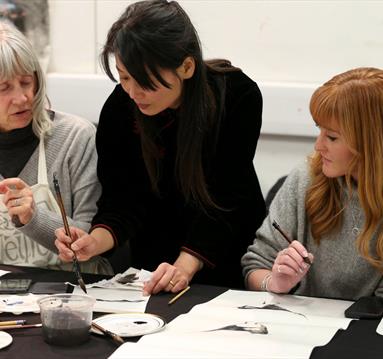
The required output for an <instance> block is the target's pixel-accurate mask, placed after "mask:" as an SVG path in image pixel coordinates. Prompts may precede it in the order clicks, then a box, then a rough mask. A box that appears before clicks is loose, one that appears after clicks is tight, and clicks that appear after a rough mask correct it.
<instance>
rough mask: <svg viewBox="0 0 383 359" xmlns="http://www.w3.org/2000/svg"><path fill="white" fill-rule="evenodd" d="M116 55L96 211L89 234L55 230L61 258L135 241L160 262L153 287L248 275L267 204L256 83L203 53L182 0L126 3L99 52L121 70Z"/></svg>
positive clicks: (154, 265) (146, 263) (136, 258)
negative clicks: (258, 165) (258, 158)
mask: <svg viewBox="0 0 383 359" xmlns="http://www.w3.org/2000/svg"><path fill="white" fill-rule="evenodd" d="M111 56H113V57H114V58H115V63H116V69H117V72H118V76H119V80H120V84H118V85H117V86H116V88H115V90H114V91H113V93H112V94H111V95H110V96H109V98H108V100H107V101H106V103H105V105H104V107H103V109H102V112H101V116H100V121H99V126H98V130H97V137H96V144H97V151H98V156H99V161H98V176H99V179H100V182H101V184H102V189H103V191H102V196H101V198H100V200H99V202H98V213H97V214H96V215H95V217H94V219H93V226H92V228H91V230H90V234H87V233H85V232H84V231H81V230H78V229H76V228H72V229H71V230H72V234H73V238H75V241H74V242H73V243H71V240H70V238H69V237H67V236H66V235H65V233H64V231H63V230H58V231H57V232H56V234H57V240H56V245H57V248H58V249H59V251H60V255H61V258H62V259H64V260H68V261H69V260H71V259H72V256H73V251H75V252H76V254H77V258H78V259H79V260H86V259H89V258H90V257H91V256H94V255H97V254H101V253H104V252H107V253H106V254H105V255H109V254H111V253H113V252H115V251H116V248H117V247H119V246H120V245H121V244H124V243H125V244H126V243H128V245H129V248H130V253H131V261H130V262H128V261H127V262H126V264H125V266H126V267H127V266H129V265H132V266H134V267H138V268H145V269H147V270H153V271H154V273H153V275H152V278H151V280H150V281H149V282H148V283H146V285H145V288H144V291H145V292H147V293H157V292H159V291H161V290H165V291H171V292H177V291H179V290H181V289H183V288H185V287H186V286H187V285H188V283H189V282H190V281H191V280H192V278H194V279H193V280H194V281H196V282H199V283H209V284H215V285H225V286H230V287H241V286H242V282H243V279H242V276H241V266H240V257H241V253H243V252H244V251H245V250H246V248H247V246H248V245H249V244H250V243H251V241H252V238H253V236H254V233H255V230H256V229H257V228H258V226H259V225H260V224H261V223H262V220H263V218H264V216H265V205H264V200H263V197H262V193H261V190H260V187H259V183H258V179H257V176H256V173H255V170H254V166H253V157H254V153H255V149H256V145H257V142H258V137H259V133H260V128H261V122H262V96H261V93H260V91H259V88H258V86H257V84H256V83H255V82H253V81H252V80H251V79H250V78H249V77H247V76H246V75H245V74H244V73H243V72H242V71H241V70H240V69H238V68H236V67H233V66H232V65H231V64H230V62H229V61H227V60H214V61H204V60H203V58H202V51H201V47H200V42H199V38H198V35H197V33H196V30H195V28H194V27H193V25H192V23H191V21H190V19H189V17H188V16H187V14H186V13H185V12H184V10H183V9H182V8H181V7H180V5H179V4H178V3H177V2H175V1H170V2H168V1H164V0H153V1H141V2H137V3H134V4H131V5H129V6H128V8H127V9H126V11H125V12H124V13H123V14H122V15H121V17H120V18H119V19H118V20H117V21H116V22H115V23H114V24H113V26H112V27H111V29H110V30H109V33H108V37H107V41H106V45H105V47H104V50H103V52H102V55H101V59H102V64H103V67H104V69H105V71H106V73H107V74H108V76H109V77H110V78H111V79H113V80H114V75H113V71H112V66H111V62H110V57H111ZM125 173H126V175H125ZM115 269H116V270H120V268H115Z"/></svg>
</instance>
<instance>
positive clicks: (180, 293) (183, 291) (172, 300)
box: [168, 286, 190, 305]
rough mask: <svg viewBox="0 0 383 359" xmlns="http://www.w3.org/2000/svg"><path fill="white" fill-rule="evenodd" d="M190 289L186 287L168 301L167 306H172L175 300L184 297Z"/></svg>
mask: <svg viewBox="0 0 383 359" xmlns="http://www.w3.org/2000/svg"><path fill="white" fill-rule="evenodd" d="M189 289H190V286H187V287H186V288H185V289H183V290H181V292H179V293H178V294H177V295H176V296H175V297H173V298H172V299H171V300H169V302H168V304H169V305H170V304H173V303H174V302H175V301H176V300H178V299H179V298H180V297H181V296H182V295H184V294H185V293H186V292H187V291H188V290H189Z"/></svg>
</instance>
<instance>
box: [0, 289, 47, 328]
mask: <svg viewBox="0 0 383 359" xmlns="http://www.w3.org/2000/svg"><path fill="white" fill-rule="evenodd" d="M41 297H43V295H34V294H32V293H29V294H25V295H13V294H8V295H0V312H6V313H13V314H21V313H26V312H34V313H39V312H40V308H39V305H38V304H37V300H38V299H39V298H41ZM0 330H1V328H0Z"/></svg>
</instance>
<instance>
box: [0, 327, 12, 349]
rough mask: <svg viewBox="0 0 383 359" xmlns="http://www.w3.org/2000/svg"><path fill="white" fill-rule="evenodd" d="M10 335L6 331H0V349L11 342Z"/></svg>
mask: <svg viewBox="0 0 383 359" xmlns="http://www.w3.org/2000/svg"><path fill="white" fill-rule="evenodd" d="M12 340H13V339H12V336H11V335H10V334H8V333H6V332H2V331H0V349H2V348H5V347H7V346H8V345H9V344H11V343H12Z"/></svg>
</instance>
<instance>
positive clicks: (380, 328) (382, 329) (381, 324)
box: [376, 318, 383, 335]
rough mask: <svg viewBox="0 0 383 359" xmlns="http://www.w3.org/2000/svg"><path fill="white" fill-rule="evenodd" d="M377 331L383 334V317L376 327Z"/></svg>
mask: <svg viewBox="0 0 383 359" xmlns="http://www.w3.org/2000/svg"><path fill="white" fill-rule="evenodd" d="M376 332H377V333H378V334H380V335H383V318H382V319H381V320H380V322H379V324H378V326H377V327H376Z"/></svg>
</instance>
